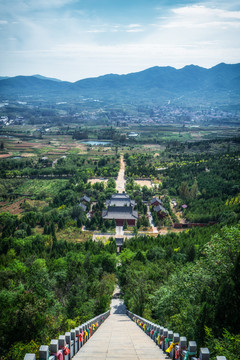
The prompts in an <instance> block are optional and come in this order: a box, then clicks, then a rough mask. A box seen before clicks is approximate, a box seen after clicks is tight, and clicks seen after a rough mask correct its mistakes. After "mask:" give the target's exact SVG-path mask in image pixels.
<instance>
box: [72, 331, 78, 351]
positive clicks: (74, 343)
mask: <svg viewBox="0 0 240 360" xmlns="http://www.w3.org/2000/svg"><path fill="white" fill-rule="evenodd" d="M76 339H77V338H76V331H75V329H71V341H73V345H72V346H73V355H75V354H76V352H77V351H78V349H77V345H78V344H77V342H76Z"/></svg>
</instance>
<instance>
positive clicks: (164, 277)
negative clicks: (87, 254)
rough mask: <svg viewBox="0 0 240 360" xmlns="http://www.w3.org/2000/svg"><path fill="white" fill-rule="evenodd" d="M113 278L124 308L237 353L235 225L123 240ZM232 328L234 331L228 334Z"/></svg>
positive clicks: (239, 245)
mask: <svg viewBox="0 0 240 360" xmlns="http://www.w3.org/2000/svg"><path fill="white" fill-rule="evenodd" d="M121 261H122V265H121V267H120V268H119V271H118V273H119V280H120V284H121V286H122V289H123V290H124V293H125V295H124V300H125V302H126V304H127V306H128V308H129V309H130V310H131V311H133V312H135V313H137V314H139V315H142V316H143V317H146V318H148V319H153V320H154V321H155V322H157V323H159V324H161V325H163V326H164V327H167V328H169V329H172V330H173V331H175V332H179V333H180V334H181V335H185V336H187V338H188V339H189V340H191V339H195V340H196V341H197V343H198V345H201V346H202V345H204V344H205V345H206V344H207V346H208V347H209V348H210V350H211V355H212V356H213V355H214V354H215V355H217V354H218V355H219V350H220V349H221V354H222V355H225V356H226V357H227V359H231V360H234V359H237V358H239V356H240V352H239V342H240V337H239V335H237V334H239V331H240V325H239V303H240V283H239V279H240V230H239V227H238V226H232V227H221V226H218V227H207V228H205V229H194V230H190V231H189V232H185V233H182V234H179V235H177V234H169V235H166V236H158V237H157V238H150V237H138V238H135V239H132V240H130V241H128V242H126V244H125V248H124V251H123V252H122V254H121ZM234 334H235V336H234Z"/></svg>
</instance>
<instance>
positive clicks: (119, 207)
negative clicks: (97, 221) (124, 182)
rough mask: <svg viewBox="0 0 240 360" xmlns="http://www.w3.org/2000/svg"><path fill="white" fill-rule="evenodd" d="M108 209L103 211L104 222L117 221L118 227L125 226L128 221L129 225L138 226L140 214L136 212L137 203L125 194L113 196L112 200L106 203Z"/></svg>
mask: <svg viewBox="0 0 240 360" xmlns="http://www.w3.org/2000/svg"><path fill="white" fill-rule="evenodd" d="M106 206H107V209H106V210H103V212H102V217H103V219H104V220H107V219H108V220H113V219H114V220H116V224H117V226H123V225H124V222H125V221H126V222H127V224H128V225H130V226H134V225H136V222H137V219H138V212H137V211H136V210H134V206H135V201H133V200H131V199H130V197H129V196H128V195H127V194H125V193H122V194H115V195H112V197H111V199H110V200H107V201H106Z"/></svg>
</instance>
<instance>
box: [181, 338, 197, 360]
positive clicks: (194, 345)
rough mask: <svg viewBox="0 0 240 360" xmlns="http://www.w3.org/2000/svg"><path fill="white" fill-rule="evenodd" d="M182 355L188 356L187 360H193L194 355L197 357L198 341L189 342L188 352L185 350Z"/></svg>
mask: <svg viewBox="0 0 240 360" xmlns="http://www.w3.org/2000/svg"><path fill="white" fill-rule="evenodd" d="M182 354H183V355H184V356H186V355H187V356H188V357H187V359H189V358H190V359H191V358H192V357H193V356H194V355H197V343H196V341H189V342H188V348H187V350H183V351H182Z"/></svg>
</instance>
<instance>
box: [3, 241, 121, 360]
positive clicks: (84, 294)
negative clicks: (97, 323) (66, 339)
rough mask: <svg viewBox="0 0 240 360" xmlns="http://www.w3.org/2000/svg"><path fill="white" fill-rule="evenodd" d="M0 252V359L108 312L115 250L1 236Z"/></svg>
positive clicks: (21, 354)
mask: <svg viewBox="0 0 240 360" xmlns="http://www.w3.org/2000/svg"><path fill="white" fill-rule="evenodd" d="M0 246H1V248H0V253H1V256H0V287H1V292H0V309H1V321H0V340H1V341H0V344H1V348H0V352H1V359H5V356H7V359H16V360H19V359H23V358H24V355H25V353H26V352H35V351H36V352H37V351H38V349H39V346H40V345H41V344H45V343H49V341H50V340H51V338H56V337H58V335H60V334H62V333H65V332H66V331H69V329H70V328H73V327H75V326H77V325H78V324H80V323H83V322H85V321H86V320H88V319H90V318H92V317H94V316H96V315H98V314H100V313H102V312H105V311H106V310H107V309H108V308H109V304H110V300H111V296H112V292H113V290H114V286H115V275H114V272H115V265H116V255H115V253H116V246H115V244H114V243H109V245H106V246H104V245H103V244H101V243H94V242H92V241H88V242H85V243H80V244H73V243H67V242H65V241H57V242H56V241H54V239H53V238H52V237H51V236H50V237H49V236H42V235H37V236H29V237H26V238H24V239H21V238H12V237H11V238H9V237H5V238H4V239H2V240H1V245H0Z"/></svg>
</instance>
